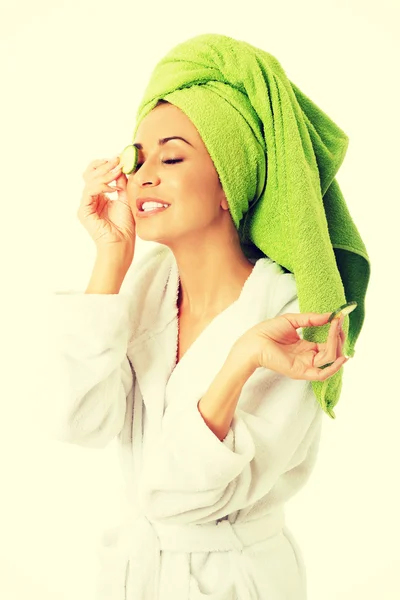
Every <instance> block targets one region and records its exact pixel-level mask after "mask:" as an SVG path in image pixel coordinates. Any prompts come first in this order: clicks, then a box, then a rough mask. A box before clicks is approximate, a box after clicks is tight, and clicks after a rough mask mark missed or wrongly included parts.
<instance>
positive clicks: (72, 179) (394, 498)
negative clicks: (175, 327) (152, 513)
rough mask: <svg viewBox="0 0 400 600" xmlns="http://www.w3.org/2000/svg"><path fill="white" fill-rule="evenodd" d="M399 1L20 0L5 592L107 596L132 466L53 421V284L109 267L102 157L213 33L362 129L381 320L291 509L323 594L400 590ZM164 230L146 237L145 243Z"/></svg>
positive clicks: (355, 210)
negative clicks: (104, 570) (98, 582)
mask: <svg viewBox="0 0 400 600" xmlns="http://www.w3.org/2000/svg"><path fill="white" fill-rule="evenodd" d="M399 17H400V9H399V4H398V2H396V1H395V0H391V1H390V0H380V1H379V2H372V1H365V0H357V1H356V0H336V1H333V0H329V1H326V0H325V1H323V2H321V0H303V1H302V2H297V1H296V0H292V1H286V2H285V1H282V2H279V3H278V2H267V1H265V0H260V1H255V0H246V2H236V3H235V2H232V0H230V1H227V0H224V1H222V0H219V1H215V0H213V1H210V0H202V2H188V1H187V0H185V1H182V2H173V1H172V0H169V1H165V2H161V1H159V0H157V1H156V2H133V1H128V0H114V1H113V2H101V0H80V1H79V2H78V1H77V0H72V1H71V0H70V1H69V2H67V1H66V0H64V1H61V0H35V2H30V0H24V1H14V2H4V0H3V4H2V5H1V12H0V24H1V25H0V26H1V43H0V56H1V61H0V62H1V66H0V68H1V74H0V76H1V80H0V81H1V88H2V91H1V94H0V98H1V110H0V119H1V122H0V126H1V127H0V149H1V155H0V168H1V173H2V178H1V179H2V181H1V191H0V198H1V207H2V210H1V217H0V227H1V235H0V244H1V246H0V259H1V271H0V273H1V279H0V281H1V316H2V323H1V346H0V348H1V357H0V358H1V362H0V364H1V379H0V380H1V390H0V401H1V418H0V444H1V447H0V461H1V469H0V474H1V494H0V503H1V505H0V509H1V510H0V597H1V598H2V599H4V600H26V599H27V598H29V600H36V599H40V600H49V599H52V600H92V594H93V589H94V587H93V580H94V574H95V551H96V546H97V542H98V539H99V536H100V534H101V532H102V531H103V528H104V527H105V526H106V525H107V524H108V523H109V522H112V523H113V522H114V520H115V514H114V512H113V511H114V510H117V507H118V503H119V494H120V492H121V488H120V483H121V482H120V479H119V477H120V471H119V466H118V464H117V459H116V452H115V450H116V448H115V445H114V444H112V445H111V446H109V447H107V448H106V449H104V450H97V451H96V450H87V449H83V448H79V447H76V446H69V445H67V444H62V443H58V442H56V441H54V440H52V439H51V436H52V432H51V431H50V426H49V419H47V418H46V415H48V414H50V412H49V411H51V406H53V405H54V403H57V377H56V370H55V368H54V363H52V348H51V345H50V344H49V336H48V320H47V316H48V299H49V295H50V294H52V292H53V291H54V290H67V289H82V290H84V289H85V287H86V285H87V283H88V281H89V277H90V274H91V270H92V266H93V261H94V257H95V246H94V244H93V242H92V240H91V239H90V237H89V235H88V234H87V233H86V230H85V229H84V228H83V227H82V225H81V224H80V223H79V221H78V219H77V216H76V211H77V209H78V205H79V202H80V196H81V193H82V188H83V185H84V182H83V179H82V173H83V171H84V169H85V168H86V166H87V164H88V163H89V162H90V161H92V160H94V159H95V158H105V157H111V156H113V155H114V154H117V153H118V152H121V150H122V149H123V148H124V147H125V146H126V145H127V144H129V143H131V142H132V134H133V129H134V124H135V116H136V109H137V106H138V104H139V101H140V99H141V96H142V93H143V91H144V88H145V85H146V84H147V81H148V78H149V76H150V73H151V71H152V69H153V68H154V66H155V64H156V62H157V61H158V60H159V59H160V58H161V57H162V56H163V55H164V54H165V53H166V52H167V51H168V50H169V49H170V48H172V47H173V46H174V45H176V44H177V43H179V42H181V41H184V40H185V39H187V38H189V37H191V36H194V35H197V34H200V33H222V34H225V35H230V36H232V37H237V38H238V39H242V40H245V41H248V42H250V43H252V44H253V45H256V46H259V47H261V48H263V49H264V50H266V51H268V52H270V53H271V54H273V55H274V56H276V57H277V58H278V60H279V61H280V62H281V64H282V65H283V67H284V68H285V70H286V73H287V75H288V77H289V79H291V81H293V82H294V83H295V84H296V85H297V86H298V87H300V89H301V90H302V91H303V92H304V93H305V94H306V95H307V96H309V97H310V98H311V99H312V100H313V101H314V102H315V103H316V104H317V105H318V106H319V107H321V108H322V109H323V110H324V111H325V112H326V113H327V114H328V115H329V116H330V117H331V118H332V119H333V120H334V121H335V122H336V123H337V124H338V125H339V126H340V127H342V129H343V130H344V131H345V132H346V133H347V135H348V136H349V138H350V145H349V149H348V152H347V155H346V158H345V161H344V164H343V166H342V167H341V169H340V172H339V174H338V176H337V180H338V182H339V184H340V186H341V189H342V192H343V194H344V197H345V199H346V202H347V204H348V207H349V210H350V214H351V215H352V218H353V220H354V221H355V223H356V225H357V227H358V229H359V231H360V234H361V237H362V238H363V240H364V242H365V244H366V246H367V250H368V253H369V255H370V258H371V262H372V275H371V280H370V286H369V289H368V294H367V300H366V320H365V324H364V327H363V330H362V332H361V335H360V337H359V339H358V342H357V345H356V355H355V357H354V358H353V359H352V360H351V361H350V362H349V363H348V364H347V365H346V367H345V373H344V381H343V391H342V395H341V398H340V401H339V404H338V405H337V407H336V409H335V412H336V415H337V418H336V420H331V419H329V417H326V418H325V421H324V426H323V433H322V439H321V447H320V454H319V458H318V463H317V466H316V468H315V471H314V473H313V475H312V478H311V480H310V482H309V483H308V484H307V486H306V487H305V488H304V489H303V490H302V491H301V492H300V493H299V494H298V496H296V497H295V498H294V499H293V500H292V501H291V502H290V503H289V504H288V506H287V517H288V525H289V527H290V529H291V530H292V531H293V533H294V535H295V537H296V538H297V539H298V541H299V543H300V545H301V547H302V550H303V553H304V556H305V560H306V563H307V572H308V582H309V583H308V587H309V600H321V598H323V599H324V600H337V599H338V598H340V600H354V598H363V600H370V599H371V600H372V599H373V600H375V599H376V598H380V599H384V600H394V599H398V598H399V597H400V582H399V575H398V573H399V569H400V550H399V543H398V538H399V534H400V527H399V524H400V517H399V505H400V494H399V464H398V461H399V458H400V452H399V442H398V440H399V429H400V409H399V401H400V393H399V388H398V374H399V367H398V344H397V335H398V329H399V319H398V317H399V310H398V302H397V298H398V296H397V295H395V294H394V292H395V289H396V288H397V289H398V286H397V285H396V283H397V280H398V273H399V265H398V262H397V263H396V261H395V260H394V259H395V258H397V259H399V258H400V254H399V242H398V238H399V229H398V222H399V216H400V214H399V200H400V198H399V184H398V176H399V159H400V156H399V150H398V136H399V133H400V131H399V129H400V128H399V118H398V114H399V89H398V86H397V80H398V73H399V67H398V64H399V58H400V56H399V38H398V31H399ZM396 34H397V36H396ZM396 86H397V87H396ZM152 246H153V244H152V243H151V242H143V241H141V240H138V242H137V245H136V255H135V260H136V258H137V257H139V256H140V255H141V254H142V253H144V252H146V251H148V250H149V249H150V248H151V247H152ZM110 600H112V599H110Z"/></svg>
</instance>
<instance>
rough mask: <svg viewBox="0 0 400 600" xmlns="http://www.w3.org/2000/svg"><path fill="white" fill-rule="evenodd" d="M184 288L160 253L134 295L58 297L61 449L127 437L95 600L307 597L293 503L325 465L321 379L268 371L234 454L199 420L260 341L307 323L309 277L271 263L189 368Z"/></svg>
mask: <svg viewBox="0 0 400 600" xmlns="http://www.w3.org/2000/svg"><path fill="white" fill-rule="evenodd" d="M252 262H254V261H252ZM131 274H132V276H133V278H132V279H131V277H130V275H131ZM179 283H180V282H179V272H178V266H177V264H176V261H175V258H174V255H173V253H172V252H171V251H170V250H169V248H167V247H165V246H160V247H156V248H155V249H152V250H151V251H150V252H148V253H147V254H146V256H145V257H144V258H143V259H141V260H140V261H138V262H137V261H134V264H133V268H132V271H131V273H128V276H127V277H126V278H125V280H124V282H123V285H122V287H121V291H120V293H119V294H83V293H62V292H59V293H57V294H55V295H54V310H53V311H52V324H51V331H53V332H54V333H55V337H56V340H55V341H56V343H55V346H56V348H55V350H56V355H57V357H58V360H59V362H60V367H61V368H60V373H59V381H60V386H59V390H58V393H57V394H56V396H57V397H56V398H55V402H54V404H55V405H57V406H58V410H57V413H58V414H57V419H56V426H55V429H57V432H56V437H57V438H58V439H60V440H62V441H65V442H68V443H72V444H77V445H79V446H83V447H87V448H104V447H105V446H107V445H108V444H109V443H110V442H112V441H113V440H115V439H116V438H117V439H116V441H117V443H118V446H117V448H118V450H119V452H118V456H119V458H120V460H121V469H122V474H123V478H124V483H125V485H124V488H125V491H126V502H124V504H125V506H124V507H123V508H124V510H123V511H122V514H121V511H118V513H117V514H116V515H115V520H116V521H117V524H116V526H115V527H112V528H110V529H109V530H106V531H105V533H104V536H103V539H102V542H103V543H102V544H101V548H100V549H99V550H100V559H101V560H100V565H99V577H100V579H99V584H98V586H97V589H98V595H97V596H95V598H96V600H171V599H173V600H199V599H200V598H203V597H204V598H205V597H207V598H208V597H209V598H213V599H214V598H215V599H217V598H218V600H236V598H240V600H306V597H307V596H306V568H305V565H304V561H303V556H302V552H301V549H300V548H299V546H298V544H297V543H296V540H295V538H294V537H293V535H292V534H291V531H290V529H289V528H288V527H287V526H286V523H285V521H286V519H285V506H286V503H287V502H288V501H289V500H290V499H291V498H292V497H294V496H295V495H296V494H297V493H298V492H299V491H300V490H301V489H302V488H303V487H304V486H305V484H306V483H307V482H308V480H309V478H310V477H311V475H312V472H313V469H314V466H315V464H316V461H317V457H318V448H319V442H320V436H321V429H322V419H323V415H324V413H323V411H322V409H321V407H320V405H319V403H318V402H317V400H316V398H315V395H314V393H313V390H312V386H311V383H310V382H309V381H305V380H294V379H290V378H289V377H285V376H283V375H280V374H279V373H276V372H274V371H271V370H269V369H264V368H259V369H256V371H255V372H254V373H253V374H252V375H251V377H250V378H249V379H248V380H247V382H246V383H245V385H244V386H243V388H242V391H241V394H240V398H239V402H238V405H237V408H236V411H235V415H234V418H233V421H232V423H231V425H230V429H229V432H228V434H227V436H226V438H225V439H224V440H223V441H222V442H221V441H220V440H219V439H218V437H217V436H216V435H214V433H213V432H212V431H211V429H209V427H208V426H207V425H206V423H205V421H204V420H203V418H202V416H201V413H200V412H199V410H198V408H197V404H198V402H199V400H200V399H201V398H202V397H203V396H204V394H205V393H206V391H207V389H208V388H209V387H210V385H211V383H212V381H213V380H214V379H215V377H216V375H217V373H218V372H219V370H220V369H221V367H222V365H223V363H224V362H225V360H226V357H227V355H228V354H229V351H230V349H231V346H232V344H233V343H234V342H235V340H237V338H238V337H239V336H240V335H242V334H243V333H244V331H246V330H247V329H248V328H249V327H252V326H253V325H255V324H256V323H257V322H259V321H262V320H264V319H269V318H274V317H276V316H278V315H279V314H282V313H284V312H287V311H293V312H297V311H298V301H297V294H296V283H295V280H294V276H293V274H291V273H282V271H281V269H280V268H279V266H278V265H276V263H274V262H273V261H272V260H270V259H269V258H261V259H259V260H258V261H256V263H255V266H254V269H253V271H252V272H251V274H250V275H249V277H248V279H247V281H246V282H245V284H244V286H243V289H242V291H241V294H240V296H239V298H238V299H237V300H236V301H235V302H233V303H232V304H231V305H230V306H228V307H227V308H226V309H225V310H224V311H222V312H221V313H220V314H218V315H217V316H216V317H215V318H214V319H213V320H212V321H211V322H210V323H209V324H208V325H207V327H206V328H205V329H204V330H203V331H202V332H201V334H200V335H199V336H198V337H197V338H196V340H195V341H194V342H193V344H192V345H191V346H190V348H189V349H188V350H187V351H186V352H185V354H184V356H183V357H182V358H181V360H180V361H179V362H178V364H176V351H177V345H178V325H179V320H178V307H177V297H178V291H179ZM199 364H201V369H199ZM125 510H126V512H125ZM282 526H283V527H282ZM243 545H244V548H243Z"/></svg>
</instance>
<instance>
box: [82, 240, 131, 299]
mask: <svg viewBox="0 0 400 600" xmlns="http://www.w3.org/2000/svg"><path fill="white" fill-rule="evenodd" d="M132 260H133V251H132V250H131V249H130V248H125V247H121V248H116V249H115V250H114V249H113V250H108V249H107V250H104V251H99V252H98V253H97V256H96V261H95V264H94V267H93V271H92V275H91V277H90V281H89V283H88V287H87V289H86V291H85V294H118V293H119V291H120V289H121V285H122V283H123V281H124V279H125V275H126V273H127V272H128V269H129V266H130V264H131V263H132Z"/></svg>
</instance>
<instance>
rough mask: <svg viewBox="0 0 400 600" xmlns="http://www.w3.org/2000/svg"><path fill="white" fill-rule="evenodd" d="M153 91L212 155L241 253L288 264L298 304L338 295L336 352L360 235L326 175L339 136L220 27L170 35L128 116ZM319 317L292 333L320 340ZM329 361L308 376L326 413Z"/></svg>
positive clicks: (323, 304) (355, 288)
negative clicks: (323, 372)
mask: <svg viewBox="0 0 400 600" xmlns="http://www.w3.org/2000/svg"><path fill="white" fill-rule="evenodd" d="M161 99H164V100H166V101H168V102H170V103H171V104H173V105H175V106H177V107H178V108H180V109H181V110H182V111H183V113H185V114H186V116H188V117H189V119H190V120H191V121H192V123H193V124H194V125H195V127H196V128H197V130H198V132H199V134H200V136H201V138H202V140H203V142H204V144H205V146H206V148H207V150H208V152H209V154H210V156H211V159H212V160H213V163H214V165H215V168H216V170H217V173H218V175H219V178H220V181H221V184H222V186H223V189H224V192H225V194H226V197H227V200H228V203H229V209H230V213H231V216H232V219H233V222H234V224H235V226H236V228H237V230H238V232H239V236H240V241H241V245H242V249H243V252H244V253H245V255H246V256H247V257H248V258H251V257H263V256H267V257H269V258H270V259H272V260H273V261H275V262H276V263H277V264H278V265H280V267H281V268H282V272H291V273H293V274H294V277H295V281H296V285H297V293H298V299H299V307H300V312H318V313H325V312H329V311H333V310H335V309H336V308H338V307H339V306H341V305H343V304H345V303H346V302H350V301H354V300H355V301H356V302H357V303H358V307H357V308H356V309H355V310H354V311H353V312H352V313H350V315H348V316H347V317H345V320H344V323H343V329H344V331H345V333H346V336H347V338H346V343H345V346H344V353H345V354H347V355H348V356H353V355H354V352H355V350H354V346H355V343H356V340H357V338H358V335H359V333H360V330H361V327H362V325H363V322H364V316H365V306H364V300H365V295H366V290H367V286H368V282H369V276H370V262H369V257H368V254H367V251H366V248H365V245H364V243H363V241H362V239H361V237H360V234H359V232H358V230H357V228H356V226H355V224H354V222H353V220H352V218H351V216H350V213H349V211H348V208H347V206H346V203H345V201H344V198H343V195H342V193H341V190H340V188H339V185H338V183H337V181H336V180H335V179H334V177H335V175H336V173H337V172H338V170H339V167H340V165H341V164H342V162H343V159H344V156H345V154H346V150H347V146H348V137H347V135H346V134H345V133H344V132H343V131H342V129H340V128H339V127H338V126H337V125H336V124H335V123H334V122H333V121H332V120H331V119H330V118H329V117H328V116H327V115H326V114H325V113H324V112H323V111H322V110H321V109H320V108H318V107H317V106H316V105H315V104H314V103H313V102H312V101H311V100H310V99H309V98H307V96H305V94H304V93H303V92H301V91H300V90H299V89H298V87H297V86H296V85H294V84H293V83H292V82H291V81H290V80H289V79H288V77H287V76H286V74H285V72H284V70H283V68H282V66H281V65H280V63H279V61H278V60H277V59H276V58H275V57H274V56H272V55H271V54H269V53H268V52H265V51H264V50H261V49H259V48H257V47H254V46H252V45H250V44H249V43H247V42H243V41H239V40H236V39H233V38H230V37H228V36H225V35H219V34H203V35H198V36H196V37H193V38H191V39H189V40H187V41H185V42H183V43H180V44H179V45H177V46H175V47H174V48H173V49H172V50H171V51H170V52H169V53H168V54H167V55H166V56H165V57H164V58H162V59H161V60H160V61H159V62H158V63H157V65H156V66H155V68H154V71H153V73H152V75H151V78H150V81H149V83H148V86H147V88H146V90H145V92H144V97H143V99H142V101H141V103H140V105H139V108H138V112H137V124H136V129H135V133H134V137H133V141H134V139H135V136H136V132H137V128H138V127H139V125H140V122H141V121H142V119H143V118H144V117H145V116H146V115H147V114H148V113H149V111H151V110H152V109H153V108H154V107H155V106H156V105H157V102H158V101H159V100H161ZM328 331H329V324H327V325H324V326H322V327H308V328H304V330H303V338H304V339H306V340H310V341H313V342H317V343H321V342H325V341H326V339H327V334H328ZM342 371H343V369H340V370H339V371H338V372H337V373H336V374H335V375H333V376H332V377H330V378H329V379H327V380H325V381H324V382H322V381H313V382H312V386H313V390H314V393H315V396H316V398H317V400H318V401H319V403H320V404H321V407H322V408H323V409H324V411H325V412H326V413H327V414H328V415H329V416H330V417H331V418H335V416H336V415H335V413H334V411H333V407H334V406H335V405H336V404H337V402H338V400H339V395H340V392H341V389H342Z"/></svg>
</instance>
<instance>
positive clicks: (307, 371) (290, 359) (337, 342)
mask: <svg viewBox="0 0 400 600" xmlns="http://www.w3.org/2000/svg"><path fill="white" fill-rule="evenodd" d="M330 315H331V313H330V312H327V313H286V314H284V315H281V316H279V317H276V318H274V319H268V320H266V321H262V322H261V323H257V325H255V326H254V327H252V328H251V329H249V330H248V331H246V332H245V333H244V334H243V335H242V336H241V337H240V338H239V339H238V340H237V341H236V342H235V344H234V346H233V348H232V354H233V355H235V356H236V357H237V358H238V359H239V360H240V361H241V362H243V361H245V362H246V365H248V366H249V367H251V369H254V370H255V369H257V368H258V367H265V368H266V369H271V370H273V371H276V372H277V373H281V374H282V375H286V376H288V377H290V378H291V379H307V380H312V381H324V380H325V379H328V378H329V377H332V375H334V374H335V373H336V372H337V371H339V369H340V368H341V366H342V365H343V364H344V363H345V362H347V361H348V360H349V359H348V358H346V357H345V356H343V354H342V348H343V345H344V342H345V334H344V332H343V331H342V328H341V324H342V322H343V317H342V318H341V319H333V320H332V321H331V325H330V329H329V334H328V339H327V341H326V343H323V344H316V343H313V342H309V341H307V340H302V339H301V338H300V337H299V334H298V333H297V331H296V329H299V328H300V327H318V326H322V325H325V324H326V323H328V319H329V316H330ZM328 363H332V364H331V365H330V366H328V367H326V368H325V369H321V367H322V366H324V365H326V364H328Z"/></svg>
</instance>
